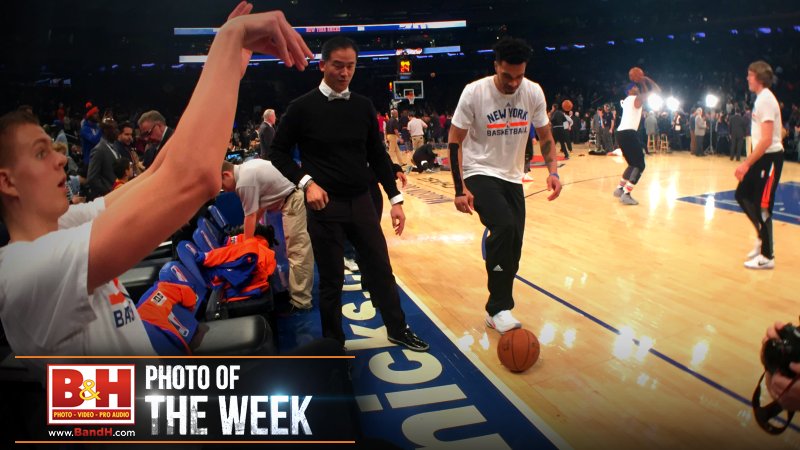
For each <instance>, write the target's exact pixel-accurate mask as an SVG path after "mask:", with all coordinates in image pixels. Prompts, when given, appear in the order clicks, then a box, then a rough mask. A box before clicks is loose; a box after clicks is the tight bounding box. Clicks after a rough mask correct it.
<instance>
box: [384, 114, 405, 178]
mask: <svg viewBox="0 0 800 450" xmlns="http://www.w3.org/2000/svg"><path fill="white" fill-rule="evenodd" d="M390 117H391V118H390V119H389V121H388V122H386V142H388V143H389V157H390V158H392V162H394V163H395V164H397V165H400V166H404V165H405V162H403V152H401V151H400V147H399V146H398V145H397V139H398V138H399V137H400V121H399V120H397V110H396V109H393V110H392V111H391V113H390Z"/></svg>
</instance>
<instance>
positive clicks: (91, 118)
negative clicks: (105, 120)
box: [81, 103, 102, 167]
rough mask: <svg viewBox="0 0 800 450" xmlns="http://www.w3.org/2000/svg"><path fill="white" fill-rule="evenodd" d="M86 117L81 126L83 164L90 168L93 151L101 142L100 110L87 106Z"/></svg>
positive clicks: (90, 105) (89, 104)
mask: <svg viewBox="0 0 800 450" xmlns="http://www.w3.org/2000/svg"><path fill="white" fill-rule="evenodd" d="M86 109H87V111H86V116H85V117H84V121H83V124H82V125H81V149H82V150H83V163H84V164H86V166H87V167H88V166H89V160H90V159H91V157H92V149H93V148H94V147H95V146H96V145H97V143H98V142H100V138H102V135H101V133H100V108H98V107H97V106H94V105H92V104H91V103H87V104H86Z"/></svg>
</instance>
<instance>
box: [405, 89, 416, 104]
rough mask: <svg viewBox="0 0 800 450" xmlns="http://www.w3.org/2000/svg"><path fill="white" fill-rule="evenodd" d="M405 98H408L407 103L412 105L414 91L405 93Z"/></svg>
mask: <svg viewBox="0 0 800 450" xmlns="http://www.w3.org/2000/svg"><path fill="white" fill-rule="evenodd" d="M406 100H408V104H409V105H414V93H413V92H412V93H410V94H407V95H406Z"/></svg>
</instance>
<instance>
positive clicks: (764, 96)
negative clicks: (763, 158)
mask: <svg viewBox="0 0 800 450" xmlns="http://www.w3.org/2000/svg"><path fill="white" fill-rule="evenodd" d="M752 116H753V117H752V120H751V122H750V134H751V135H752V137H753V147H755V146H756V144H758V141H760V140H761V124H762V123H764V122H770V121H771V122H772V143H770V145H769V147H767V153H777V152H780V151H783V144H782V143H781V128H783V123H781V108H780V105H778V99H777V98H775V94H773V93H772V91H770V90H769V89H766V88H765V89H763V90H762V91H761V93H760V94H758V97H756V101H755V103H754V104H753V114H752Z"/></svg>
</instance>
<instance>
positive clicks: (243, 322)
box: [194, 315, 275, 355]
mask: <svg viewBox="0 0 800 450" xmlns="http://www.w3.org/2000/svg"><path fill="white" fill-rule="evenodd" d="M204 325H206V326H207V327H208V329H207V331H206V334H205V336H203V341H202V342H201V343H200V346H199V347H197V348H196V349H195V350H194V354H195V355H253V354H259V355H268V354H274V353H275V341H274V340H273V337H272V331H271V329H270V327H269V324H268V323H267V320H266V319H264V317H262V316H259V315H255V316H247V317H236V318H232V319H227V320H215V321H213V322H205V323H204Z"/></svg>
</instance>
